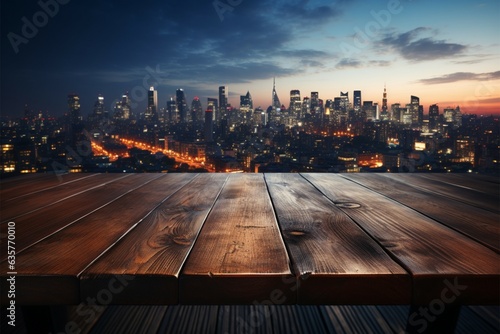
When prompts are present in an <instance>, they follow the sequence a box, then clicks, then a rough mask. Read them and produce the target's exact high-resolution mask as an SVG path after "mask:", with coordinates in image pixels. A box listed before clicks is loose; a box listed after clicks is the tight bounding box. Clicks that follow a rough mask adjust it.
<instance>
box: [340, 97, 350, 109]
mask: <svg viewBox="0 0 500 334" xmlns="http://www.w3.org/2000/svg"><path fill="white" fill-rule="evenodd" d="M349 104H350V102H349V92H346V93H343V92H340V111H341V112H342V113H347V111H348V110H349Z"/></svg>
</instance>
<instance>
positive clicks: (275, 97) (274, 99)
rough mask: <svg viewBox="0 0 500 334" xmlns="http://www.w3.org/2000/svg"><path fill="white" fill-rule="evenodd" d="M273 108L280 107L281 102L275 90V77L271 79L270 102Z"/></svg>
mask: <svg viewBox="0 0 500 334" xmlns="http://www.w3.org/2000/svg"><path fill="white" fill-rule="evenodd" d="M271 106H272V107H273V110H279V109H281V102H280V99H279V97H278V93H277V92H276V78H274V79H273V93H272V104H271Z"/></svg>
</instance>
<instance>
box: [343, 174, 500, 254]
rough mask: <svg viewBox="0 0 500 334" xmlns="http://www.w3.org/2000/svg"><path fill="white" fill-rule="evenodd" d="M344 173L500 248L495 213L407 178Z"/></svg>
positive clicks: (496, 248) (497, 249) (497, 220)
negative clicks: (414, 183)
mask: <svg viewBox="0 0 500 334" xmlns="http://www.w3.org/2000/svg"><path fill="white" fill-rule="evenodd" d="M345 177H346V178H348V179H350V180H353V181H355V182H359V183H360V184H362V185H363V186H365V187H368V188H370V189H373V190H374V191H376V192H377V193H380V194H382V195H384V196H387V197H389V198H391V199H393V200H395V201H397V202H399V203H402V204H404V205H406V206H408V207H411V208H412V209H414V210H416V211H418V212H420V213H422V214H424V215H426V216H428V217H430V218H432V219H434V220H436V221H438V222H440V223H442V224H444V225H446V226H448V227H450V228H452V229H455V230H457V231H460V232H461V233H463V234H465V235H467V236H469V237H471V238H473V239H474V240H476V241H478V242H480V243H481V244H483V245H485V246H487V247H488V248H490V249H492V250H494V251H495V252H497V253H498V252H499V251H500V224H499V219H500V216H499V215H498V214H496V213H493V212H490V211H487V210H483V209H480V208H477V207H475V206H471V205H467V204H465V203H461V202H458V201H455V200H454V199H451V198H449V197H447V196H443V195H440V194H437V193H433V192H432V191H427V190H423V189H418V188H415V187H413V186H411V185H408V184H407V183H406V182H405V181H404V180H405V179H401V180H399V179H388V178H386V177H383V176H381V175H378V174H377V175H367V174H358V175H345ZM457 191H460V190H457Z"/></svg>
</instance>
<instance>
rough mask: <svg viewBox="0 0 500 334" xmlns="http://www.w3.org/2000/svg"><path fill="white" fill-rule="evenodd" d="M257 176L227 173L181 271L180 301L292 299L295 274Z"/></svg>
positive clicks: (229, 301)
mask: <svg viewBox="0 0 500 334" xmlns="http://www.w3.org/2000/svg"><path fill="white" fill-rule="evenodd" d="M289 262H290V261H289V258H288V254H287V251H286V249H285V245H284V243H283V240H282V238H281V234H280V231H279V228H278V224H277V222H276V218H275V215H274V211H273V206H272V203H271V200H270V198H269V195H268V194H267V191H266V183H265V181H264V177H263V175H262V174H239V175H235V174H232V175H230V176H229V178H228V180H227V182H226V184H225V185H224V188H223V189H222V192H221V194H220V195H219V198H218V199H217V202H216V203H215V205H214V207H213V209H212V211H211V212H210V214H209V216H208V217H207V220H206V222H205V224H204V226H203V229H202V230H201V232H200V235H199V236H198V239H197V241H196V243H195V245H194V247H193V249H192V250H191V252H190V254H189V257H188V259H187V261H186V263H185V265H184V268H183V270H182V273H181V277H180V281H179V285H180V301H181V303H184V304H186V303H187V304H189V303H196V304H213V303H217V304H221V303H222V304H251V303H254V302H260V301H262V300H271V299H273V300H276V301H278V300H279V301H282V303H287V304H288V303H294V302H295V301H296V300H295V291H294V290H292V288H293V287H294V286H295V278H294V277H293V276H292V273H291V271H290V267H289Z"/></svg>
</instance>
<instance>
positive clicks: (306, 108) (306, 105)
mask: <svg viewBox="0 0 500 334" xmlns="http://www.w3.org/2000/svg"><path fill="white" fill-rule="evenodd" d="M310 114H311V99H310V98H309V97H308V96H304V99H303V100H302V115H301V116H302V118H305V117H307V115H310Z"/></svg>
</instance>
